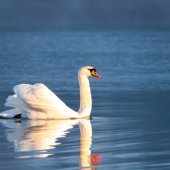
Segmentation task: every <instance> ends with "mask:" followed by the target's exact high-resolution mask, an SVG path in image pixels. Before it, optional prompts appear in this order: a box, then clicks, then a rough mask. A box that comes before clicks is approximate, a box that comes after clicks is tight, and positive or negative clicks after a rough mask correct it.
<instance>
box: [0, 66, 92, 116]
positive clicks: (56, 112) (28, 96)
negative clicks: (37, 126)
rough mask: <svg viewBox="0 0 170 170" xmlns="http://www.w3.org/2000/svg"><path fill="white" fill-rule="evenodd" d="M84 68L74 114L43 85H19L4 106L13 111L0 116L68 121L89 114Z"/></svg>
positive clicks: (88, 97)
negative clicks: (78, 104)
mask: <svg viewBox="0 0 170 170" xmlns="http://www.w3.org/2000/svg"><path fill="white" fill-rule="evenodd" d="M92 68H93V67H90V66H85V67H83V68H82V69H80V70H79V84H80V99H81V101H80V109H79V112H75V111H74V110H72V109H71V108H69V107H67V106H66V104H65V103H64V102H62V101H61V100H60V99H59V98H58V97H57V96H56V95H55V94H54V93H53V92H52V91H51V90H50V89H48V87H46V86H45V85H44V84H38V83H37V84H35V85H30V84H20V85H17V86H15V87H14V93H15V94H14V95H13V96H9V97H8V98H7V100H6V103H5V106H8V107H14V108H15V109H11V110H7V111H5V112H3V113H1V114H0V116H2V117H6V118H12V117H14V116H15V115H16V114H18V113H21V117H22V118H28V119H69V118H82V117H86V116H89V115H90V112H91V107H92V106H91V105H92V100H91V91H90V85H89V80H88V78H87V77H88V76H91V73H90V71H89V69H92Z"/></svg>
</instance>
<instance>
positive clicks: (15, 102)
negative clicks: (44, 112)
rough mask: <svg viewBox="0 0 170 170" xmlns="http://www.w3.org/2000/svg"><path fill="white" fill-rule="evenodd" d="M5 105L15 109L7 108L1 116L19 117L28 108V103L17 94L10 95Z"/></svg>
mask: <svg viewBox="0 0 170 170" xmlns="http://www.w3.org/2000/svg"><path fill="white" fill-rule="evenodd" d="M5 106H7V107H13V108H14V109H10V110H6V111H4V112H2V113H0V118H19V116H18V115H20V114H21V113H22V112H24V111H25V110H26V109H27V106H26V104H25V103H24V102H23V101H22V100H20V99H19V98H18V97H17V95H16V94H15V95H13V96H8V98H7V99H6V103H5Z"/></svg>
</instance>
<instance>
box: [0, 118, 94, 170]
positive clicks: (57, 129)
mask: <svg viewBox="0 0 170 170" xmlns="http://www.w3.org/2000/svg"><path fill="white" fill-rule="evenodd" d="M1 123H2V124H3V125H4V126H5V127H8V129H6V130H5V132H6V135H7V140H8V141H9V142H14V147H15V152H27V153H26V154H27V155H26V156H25V155H24V156H19V157H18V158H28V157H47V156H49V155H52V154H51V153H49V152H48V153H45V152H47V151H48V149H53V148H55V147H54V146H55V145H59V144H60V143H57V140H58V138H61V137H65V136H66V134H67V133H69V132H68V131H67V130H68V129H71V128H73V125H76V124H78V123H79V127H80V133H81V137H80V140H81V145H80V156H79V159H80V160H79V162H80V166H81V167H89V166H91V165H92V164H93V163H92V162H93V161H94V160H95V159H94V157H95V156H92V157H91V150H90V147H91V144H92V127H91V123H90V120H86V119H81V120H78V119H75V120H22V121H18V122H16V121H15V120H9V119H6V120H4V119H3V120H2V119H1ZM28 151H34V152H33V153H32V152H31V153H30V152H28ZM28 154H29V155H28Z"/></svg>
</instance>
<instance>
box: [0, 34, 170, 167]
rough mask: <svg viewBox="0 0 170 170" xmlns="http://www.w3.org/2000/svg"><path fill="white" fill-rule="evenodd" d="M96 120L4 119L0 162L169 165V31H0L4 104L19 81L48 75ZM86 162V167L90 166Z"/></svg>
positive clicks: (72, 102) (43, 80)
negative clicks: (82, 97)
mask: <svg viewBox="0 0 170 170" xmlns="http://www.w3.org/2000/svg"><path fill="white" fill-rule="evenodd" d="M84 65H90V66H94V67H95V68H96V69H97V72H98V73H99V74H100V75H101V76H102V79H101V80H100V79H97V78H94V77H90V78H89V79H90V84H91V90H92V98H93V110H92V113H91V115H92V117H93V118H92V119H91V120H65V121H64V120H46V121H45V120H12V119H8V120H7V119H1V120H0V169H3V170H6V169H18V170H20V169H30V168H32V169H41V170H42V169H47V168H48V169H70V170H71V169H81V168H82V169H88V170H90V169H95V168H97V169H109V170H110V169H154V170H155V169H156V170H158V169H159V170H164V169H170V123H169V122H170V104H169V103H170V32H168V31H86V32H83V31H78V32H74V31H72V32H55V31H52V32H50V31H49V32H48V31H47V32H43V31H42V32H41V31H37V32H0V112H2V111H4V110H6V109H7V108H4V106H3V105H4V102H5V99H6V97H7V96H8V95H11V94H13V91H12V88H13V86H15V85H17V84H20V83H29V84H34V83H44V84H45V85H47V86H48V87H49V88H50V89H51V90H52V91H53V92H54V93H56V94H57V95H58V96H59V97H60V98H61V99H62V100H63V101H64V102H65V103H66V104H67V105H68V106H69V107H71V108H73V109H74V110H78V108H79V86H78V80H77V71H78V69H79V68H80V67H82V66H84ZM84 167H86V168H84Z"/></svg>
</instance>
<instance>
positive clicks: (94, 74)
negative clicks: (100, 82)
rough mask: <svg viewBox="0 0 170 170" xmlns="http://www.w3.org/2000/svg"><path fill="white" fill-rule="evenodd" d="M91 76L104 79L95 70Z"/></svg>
mask: <svg viewBox="0 0 170 170" xmlns="http://www.w3.org/2000/svg"><path fill="white" fill-rule="evenodd" d="M91 75H92V76H94V77H98V78H100V79H101V78H102V77H101V76H100V75H98V74H97V73H96V72H95V71H94V70H93V71H92V72H91Z"/></svg>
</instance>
